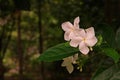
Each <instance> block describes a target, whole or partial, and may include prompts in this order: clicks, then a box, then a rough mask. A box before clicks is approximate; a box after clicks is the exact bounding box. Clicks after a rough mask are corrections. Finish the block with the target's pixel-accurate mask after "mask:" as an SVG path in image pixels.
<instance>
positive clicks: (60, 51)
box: [38, 43, 79, 62]
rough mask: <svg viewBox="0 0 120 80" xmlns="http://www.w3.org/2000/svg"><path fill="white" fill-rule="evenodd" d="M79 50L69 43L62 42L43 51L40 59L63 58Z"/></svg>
mask: <svg viewBox="0 0 120 80" xmlns="http://www.w3.org/2000/svg"><path fill="white" fill-rule="evenodd" d="M77 52H79V50H78V49H77V48H73V47H71V46H70V45H69V44H68V43H61V44H59V45H56V46H54V47H51V48H49V49H48V50H46V51H45V52H43V53H42V54H41V55H40V56H39V58H38V61H46V62H51V61H57V60H62V59H63V58H65V57H68V56H71V55H73V54H75V53H77Z"/></svg>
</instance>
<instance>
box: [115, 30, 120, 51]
mask: <svg viewBox="0 0 120 80" xmlns="http://www.w3.org/2000/svg"><path fill="white" fill-rule="evenodd" d="M116 47H117V48H118V49H120V28H118V30H117V32H116Z"/></svg>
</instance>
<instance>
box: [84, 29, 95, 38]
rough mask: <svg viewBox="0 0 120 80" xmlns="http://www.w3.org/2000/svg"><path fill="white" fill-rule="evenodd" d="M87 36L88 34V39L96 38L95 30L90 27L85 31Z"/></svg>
mask: <svg viewBox="0 0 120 80" xmlns="http://www.w3.org/2000/svg"><path fill="white" fill-rule="evenodd" d="M85 31H86V34H87V38H91V37H93V36H95V32H94V28H93V27H90V28H88V29H86V30H85Z"/></svg>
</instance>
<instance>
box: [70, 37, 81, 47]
mask: <svg viewBox="0 0 120 80" xmlns="http://www.w3.org/2000/svg"><path fill="white" fill-rule="evenodd" d="M79 43H80V40H78V39H71V41H70V46H72V47H77V46H78V45H79Z"/></svg>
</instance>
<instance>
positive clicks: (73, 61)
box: [61, 54, 78, 73]
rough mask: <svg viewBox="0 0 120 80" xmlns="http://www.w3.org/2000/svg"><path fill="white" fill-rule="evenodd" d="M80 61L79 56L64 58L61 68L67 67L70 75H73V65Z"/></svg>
mask: <svg viewBox="0 0 120 80" xmlns="http://www.w3.org/2000/svg"><path fill="white" fill-rule="evenodd" d="M77 59H78V54H75V55H74V56H69V57H67V58H64V59H63V60H64V61H63V62H62V64H61V66H62V67H66V69H67V71H68V72H69V73H72V72H73V70H74V66H73V64H76V60H77Z"/></svg>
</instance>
